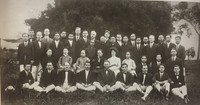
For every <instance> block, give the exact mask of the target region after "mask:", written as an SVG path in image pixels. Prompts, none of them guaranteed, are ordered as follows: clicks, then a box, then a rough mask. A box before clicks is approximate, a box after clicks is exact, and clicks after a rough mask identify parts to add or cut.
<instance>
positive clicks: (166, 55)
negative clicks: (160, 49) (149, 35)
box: [163, 35, 175, 62]
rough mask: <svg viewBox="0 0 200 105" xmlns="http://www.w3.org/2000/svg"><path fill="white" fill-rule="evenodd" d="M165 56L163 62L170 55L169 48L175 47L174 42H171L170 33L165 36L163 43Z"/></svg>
mask: <svg viewBox="0 0 200 105" xmlns="http://www.w3.org/2000/svg"><path fill="white" fill-rule="evenodd" d="M164 46H165V58H163V59H164V62H166V60H167V59H169V58H170V57H171V50H172V48H175V44H174V43H172V42H171V35H167V36H166V43H165V45H164Z"/></svg>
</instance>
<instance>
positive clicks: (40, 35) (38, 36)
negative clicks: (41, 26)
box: [36, 32, 42, 40]
mask: <svg viewBox="0 0 200 105" xmlns="http://www.w3.org/2000/svg"><path fill="white" fill-rule="evenodd" d="M36 37H37V39H38V40H40V39H41V38H42V33H41V32H37V34H36Z"/></svg>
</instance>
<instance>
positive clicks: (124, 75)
mask: <svg viewBox="0 0 200 105" xmlns="http://www.w3.org/2000/svg"><path fill="white" fill-rule="evenodd" d="M123 77H124V82H126V74H125V73H123Z"/></svg>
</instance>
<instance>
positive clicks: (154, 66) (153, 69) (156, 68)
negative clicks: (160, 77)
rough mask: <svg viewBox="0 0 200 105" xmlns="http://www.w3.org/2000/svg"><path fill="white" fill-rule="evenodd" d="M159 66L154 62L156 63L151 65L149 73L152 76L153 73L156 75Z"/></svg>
mask: <svg viewBox="0 0 200 105" xmlns="http://www.w3.org/2000/svg"><path fill="white" fill-rule="evenodd" d="M161 64H162V62H161ZM159 66H160V65H158V64H157V61H156V62H153V63H152V65H151V69H150V71H149V72H150V73H151V74H152V75H154V74H155V73H157V72H158V71H159Z"/></svg>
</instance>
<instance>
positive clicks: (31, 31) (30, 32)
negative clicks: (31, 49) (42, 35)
mask: <svg viewBox="0 0 200 105" xmlns="http://www.w3.org/2000/svg"><path fill="white" fill-rule="evenodd" d="M34 34H35V32H34V30H32V29H30V30H29V31H28V35H29V38H33V37H34Z"/></svg>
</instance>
